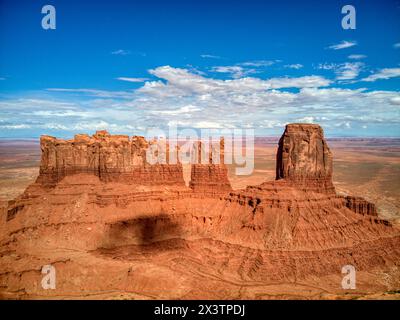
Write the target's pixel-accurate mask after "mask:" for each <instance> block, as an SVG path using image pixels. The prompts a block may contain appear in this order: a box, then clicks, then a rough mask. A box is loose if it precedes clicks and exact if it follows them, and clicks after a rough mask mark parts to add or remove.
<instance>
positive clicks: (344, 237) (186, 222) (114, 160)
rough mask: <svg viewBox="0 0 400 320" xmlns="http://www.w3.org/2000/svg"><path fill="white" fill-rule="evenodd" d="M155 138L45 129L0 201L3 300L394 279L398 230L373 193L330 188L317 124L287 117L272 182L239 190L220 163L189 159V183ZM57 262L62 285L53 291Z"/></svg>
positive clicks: (286, 293) (195, 293) (214, 294)
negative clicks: (21, 178) (347, 277)
mask: <svg viewBox="0 0 400 320" xmlns="http://www.w3.org/2000/svg"><path fill="white" fill-rule="evenodd" d="M152 143H158V142H154V141H152V142H147V141H146V140H145V139H144V138H143V137H133V138H129V137H128V136H122V135H109V134H108V133H107V132H106V131H98V132H97V133H96V134H95V135H93V136H88V135H76V136H75V138H74V139H73V140H60V139H56V138H54V137H50V136H42V137H41V140H40V145H41V150H42V156H41V164H40V174H39V176H38V178H37V180H36V182H35V183H33V184H32V185H30V186H29V187H28V188H27V189H26V190H25V192H24V193H23V194H22V195H20V196H19V197H17V198H16V199H15V200H13V201H10V202H9V203H8V205H7V207H5V208H2V211H1V222H0V297H1V298H2V299H8V298H22V299H37V298H66V299H109V298H112V299H200V298H214V299H270V298H283V299H286V298H288V299H291V298H294V299H297V298H306V299H325V298H326V299H330V298H354V297H368V296H371V295H374V294H376V293H381V294H383V293H384V292H387V291H393V290H398V289H399V288H400V268H399V266H400V230H399V228H398V227H397V226H394V225H392V224H391V223H390V222H388V221H386V220H383V219H381V218H379V216H378V213H377V210H376V208H375V206H374V205H373V204H372V203H369V202H367V201H366V200H364V199H362V198H359V197H352V196H342V195H338V194H336V192H335V188H334V185H333V183H332V153H331V151H330V150H329V147H328V145H327V143H326V141H325V139H324V136H323V130H322V129H321V127H320V126H318V125H314V124H290V125H287V126H286V129H285V132H284V134H283V136H282V138H281V139H280V141H279V146H278V151H277V164H276V180H275V181H267V182H264V183H262V184H261V185H257V186H248V187H247V188H246V189H243V190H232V188H231V187H230V183H229V180H228V175H227V168H226V167H225V165H224V164H196V165H192V167H191V173H190V176H191V177H190V182H189V183H188V185H186V184H185V181H184V176H183V171H184V170H183V166H182V164H179V163H178V164H175V165H169V164H157V165H150V164H148V163H147V162H146V161H145V153H146V149H147V148H149V146H150V145H151V144H152ZM221 143H222V141H221ZM197 147H198V145H197ZM168 150H169V149H168V146H167V147H166V148H165V152H166V153H168ZM161 153H162V152H161ZM211 156H212V155H211ZM49 264H51V265H52V266H54V267H55V270H56V288H55V289H47V290H45V289H43V288H42V286H41V280H42V278H43V276H44V275H43V274H42V273H41V270H42V267H43V266H44V265H49ZM345 265H353V266H354V267H355V268H356V272H357V274H356V276H357V277H356V281H357V282H356V283H357V287H356V289H355V290H351V289H343V288H342V286H341V282H342V278H343V276H344V275H343V274H342V273H341V270H342V267H343V266H345Z"/></svg>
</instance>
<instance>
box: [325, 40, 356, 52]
mask: <svg viewBox="0 0 400 320" xmlns="http://www.w3.org/2000/svg"><path fill="white" fill-rule="evenodd" d="M356 45H357V42H356V41H346V40H343V41H342V42H340V43H337V44H333V45H331V46H329V47H328V48H329V49H333V50H341V49H346V48H350V47H354V46H356Z"/></svg>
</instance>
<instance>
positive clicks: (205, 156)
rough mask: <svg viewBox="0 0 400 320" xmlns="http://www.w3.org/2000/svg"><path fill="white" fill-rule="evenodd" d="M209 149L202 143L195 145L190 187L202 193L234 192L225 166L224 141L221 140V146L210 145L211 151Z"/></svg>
mask: <svg viewBox="0 0 400 320" xmlns="http://www.w3.org/2000/svg"><path fill="white" fill-rule="evenodd" d="M207 147H208V146H204V145H203V144H202V143H201V142H197V143H195V144H194V148H193V158H192V161H193V162H194V163H193V164H192V165H191V179H190V184H189V185H190V187H191V188H192V189H193V190H194V191H200V192H214V193H225V192H227V191H230V190H232V187H231V185H230V182H229V180H228V169H227V167H226V165H225V164H224V140H223V139H221V140H220V143H219V146H218V143H217V144H215V143H209V150H206V148H207ZM204 162H205V163H204Z"/></svg>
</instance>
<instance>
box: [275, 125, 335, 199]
mask: <svg viewBox="0 0 400 320" xmlns="http://www.w3.org/2000/svg"><path fill="white" fill-rule="evenodd" d="M279 179H285V180H286V181H288V182H289V183H290V184H292V185H293V186H296V187H298V188H300V189H303V190H306V191H313V192H319V193H328V194H330V193H332V194H334V193H335V188H334V186H333V183H332V153H331V151H330V150H329V147H328V145H327V143H326V141H325V139H324V132H323V130H322V128H321V127H320V126H319V125H316V124H300V123H299V124H297V123H295V124H288V125H287V126H286V128H285V132H284V133H283V135H282V137H281V138H280V140H279V147H278V152H277V164H276V180H279Z"/></svg>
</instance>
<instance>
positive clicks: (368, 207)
mask: <svg viewBox="0 0 400 320" xmlns="http://www.w3.org/2000/svg"><path fill="white" fill-rule="evenodd" d="M345 200H346V207H347V208H349V209H350V210H352V211H354V212H356V213H360V214H367V215H370V216H376V217H377V216H378V212H377V211H376V207H375V205H374V204H373V203H371V202H368V201H367V200H365V199H363V198H361V197H353V196H346V197H345Z"/></svg>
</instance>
